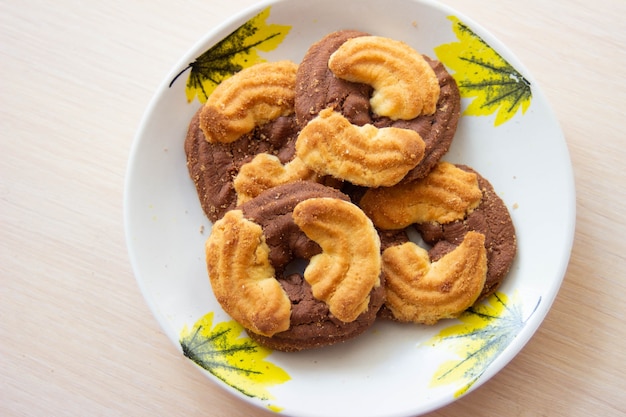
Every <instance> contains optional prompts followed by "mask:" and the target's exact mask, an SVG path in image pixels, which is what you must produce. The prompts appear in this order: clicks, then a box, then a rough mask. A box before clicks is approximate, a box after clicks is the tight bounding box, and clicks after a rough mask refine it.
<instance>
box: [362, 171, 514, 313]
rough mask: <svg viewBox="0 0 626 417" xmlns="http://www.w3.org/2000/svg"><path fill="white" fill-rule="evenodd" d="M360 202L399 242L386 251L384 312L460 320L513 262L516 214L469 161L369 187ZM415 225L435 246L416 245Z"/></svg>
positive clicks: (426, 240)
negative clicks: (388, 184)
mask: <svg viewBox="0 0 626 417" xmlns="http://www.w3.org/2000/svg"><path fill="white" fill-rule="evenodd" d="M360 205H362V207H363V209H364V211H365V212H366V213H368V215H370V216H371V217H372V218H373V221H374V224H376V225H377V227H380V228H382V229H384V230H387V231H386V232H385V233H387V234H389V236H392V237H393V240H394V241H393V242H392V243H389V244H386V245H385V246H384V252H383V271H384V272H385V283H386V291H387V294H386V296H387V301H386V304H385V308H384V309H383V310H382V311H381V315H382V316H383V317H389V318H393V319H396V320H400V321H413V322H418V323H426V324H432V323H434V322H436V321H437V320H439V319H442V318H449V317H455V316H456V315H458V314H460V313H461V312H462V311H464V310H465V309H467V308H468V307H469V306H471V305H472V304H473V303H474V302H475V301H476V300H480V299H482V298H484V297H486V296H488V295H490V294H492V293H493V292H494V291H495V290H496V289H497V287H498V286H499V285H500V284H501V282H502V280H503V279H504V277H505V276H506V274H507V273H508V271H509V269H510V267H511V265H512V263H513V260H514V257H515V253H516V249H517V243H516V236H515V228H514V226H513V222H512V220H511V217H510V214H509V212H508V210H507V208H506V206H505V205H504V203H503V202H502V200H501V199H500V198H499V197H498V196H497V195H496V193H495V192H494V190H493V187H492V186H491V184H490V183H489V182H488V181H487V180H486V179H485V178H484V177H482V176H481V175H480V174H478V173H477V172H476V171H475V170H473V169H471V168H469V167H467V166H464V165H453V164H450V163H447V162H440V163H439V164H438V165H437V167H436V168H435V169H433V171H432V172H431V173H430V174H429V175H428V176H427V177H426V178H423V179H421V180H417V181H414V182H412V183H405V184H398V185H396V186H394V187H390V188H389V189H376V190H368V191H367V192H366V193H365V195H364V196H363V198H362V199H361V201H360ZM407 226H410V227H412V226H415V228H416V229H417V231H418V232H420V234H421V236H422V238H423V240H424V241H425V242H426V243H427V244H428V245H432V247H431V248H430V249H429V250H428V251H426V250H424V249H422V248H420V247H418V246H417V245H416V244H414V243H412V242H409V239H408V237H407V236H406V234H405V233H404V230H405V228H406V227H407ZM381 233H383V232H381ZM479 242H480V244H479ZM407 263H408V264H407Z"/></svg>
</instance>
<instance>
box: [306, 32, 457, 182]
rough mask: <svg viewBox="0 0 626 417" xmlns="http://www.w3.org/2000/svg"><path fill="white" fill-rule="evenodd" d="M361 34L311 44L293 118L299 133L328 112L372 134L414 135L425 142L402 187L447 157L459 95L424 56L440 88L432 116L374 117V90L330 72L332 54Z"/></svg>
mask: <svg viewBox="0 0 626 417" xmlns="http://www.w3.org/2000/svg"><path fill="white" fill-rule="evenodd" d="M362 36H370V34H368V33H365V32H359V31H353V30H342V31H337V32H333V33H331V34H328V35H327V36H325V37H324V38H322V39H321V40H319V41H318V42H316V43H315V44H313V45H312V46H311V47H310V48H309V49H308V51H307V53H306V54H305V56H304V59H303V60H302V62H301V63H300V65H299V67H298V72H297V74H296V97H295V112H296V117H297V122H298V124H299V125H300V126H301V127H302V128H303V127H304V126H306V125H307V124H308V123H309V122H310V121H311V120H313V119H315V118H316V117H317V116H318V115H319V114H320V112H321V111H322V110H324V109H327V108H331V109H333V110H334V111H336V112H338V113H341V114H342V115H343V116H344V117H345V118H346V119H348V120H349V121H350V123H352V124H353V125H357V126H364V125H366V124H370V125H373V126H375V127H376V128H378V129H380V128H387V127H394V128H400V129H409V130H413V131H415V132H417V133H418V134H419V136H420V137H421V138H422V140H423V141H424V145H425V150H424V156H423V158H421V160H420V161H419V163H417V165H416V166H415V167H413V168H412V169H411V170H410V171H409V172H408V173H407V174H406V176H405V177H404V179H403V181H411V180H413V179H417V178H422V177H424V176H426V175H427V174H428V172H430V170H431V169H432V168H433V167H434V166H435V164H436V163H437V162H438V161H439V159H440V158H441V157H442V156H443V155H444V154H445V153H446V152H447V151H448V149H449V147H450V144H451V143H452V139H453V137H454V134H455V132H456V127H457V124H458V120H459V117H460V108H461V101H460V94H459V90H458V87H457V85H456V82H455V81H454V78H452V76H451V75H450V74H449V73H448V72H447V71H446V69H445V68H444V66H443V65H442V64H441V63H440V62H438V61H434V60H431V59H430V58H428V57H427V56H424V57H423V59H424V60H425V61H426V63H427V64H428V65H429V66H430V67H431V68H432V70H433V71H434V73H435V75H436V77H437V81H438V83H439V97H438V100H437V104H436V111H435V112H434V113H433V114H426V115H424V114H422V115H420V116H417V117H415V118H413V119H410V120H402V119H398V120H393V119H391V118H389V117H386V116H381V115H378V114H376V113H375V112H373V111H372V108H371V103H370V99H371V97H372V94H373V91H374V89H373V87H372V86H370V85H368V84H365V83H355V82H351V81H347V80H344V79H341V78H339V77H337V76H335V74H334V73H333V71H332V70H331V69H330V68H329V66H328V62H329V59H330V57H331V55H332V54H333V53H335V51H337V50H338V49H339V48H340V47H341V46H342V45H343V44H344V43H345V42H346V41H348V40H350V39H353V38H356V37H362Z"/></svg>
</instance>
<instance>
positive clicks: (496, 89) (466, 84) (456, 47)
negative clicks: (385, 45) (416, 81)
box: [435, 16, 532, 126]
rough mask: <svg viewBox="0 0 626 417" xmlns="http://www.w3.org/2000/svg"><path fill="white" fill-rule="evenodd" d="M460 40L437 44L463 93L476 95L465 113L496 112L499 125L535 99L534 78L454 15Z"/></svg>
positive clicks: (471, 96) (455, 31)
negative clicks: (531, 82)
mask: <svg viewBox="0 0 626 417" xmlns="http://www.w3.org/2000/svg"><path fill="white" fill-rule="evenodd" d="M449 19H450V20H451V21H452V22H453V30H454V33H455V34H456V36H457V38H458V40H459V41H458V42H452V43H447V44H443V45H440V46H438V47H437V48H435V53H436V54H437V57H438V58H439V60H440V61H441V62H443V63H444V64H445V65H446V66H447V67H448V68H450V69H451V70H452V71H454V73H453V77H454V79H455V80H456V82H457V84H458V86H459V90H460V92H461V97H464V98H469V99H472V101H471V103H470V104H469V106H468V107H467V109H466V110H465V111H464V113H463V114H465V115H469V116H488V115H491V114H494V113H496V118H495V123H494V124H495V125H496V126H498V125H501V124H502V123H505V122H507V121H508V120H510V119H511V118H512V117H513V116H514V115H515V114H516V113H517V112H518V110H519V109H520V108H521V111H522V114H524V113H525V112H526V110H528V107H529V106H530V102H531V99H532V91H531V86H530V82H529V81H528V80H526V78H524V76H523V75H522V74H520V73H519V72H518V71H517V70H516V69H515V68H513V66H511V64H509V63H508V62H507V61H506V60H505V59H504V58H502V56H501V55H500V54H498V53H497V52H496V51H495V50H494V49H493V48H492V47H491V46H489V45H488V44H487V43H486V42H485V41H484V40H483V39H482V38H481V37H479V36H478V35H477V34H476V33H474V32H473V31H472V30H471V29H470V28H469V27H468V26H467V25H465V24H464V23H463V22H461V21H460V20H459V19H458V18H456V17H455V16H450V17H449Z"/></svg>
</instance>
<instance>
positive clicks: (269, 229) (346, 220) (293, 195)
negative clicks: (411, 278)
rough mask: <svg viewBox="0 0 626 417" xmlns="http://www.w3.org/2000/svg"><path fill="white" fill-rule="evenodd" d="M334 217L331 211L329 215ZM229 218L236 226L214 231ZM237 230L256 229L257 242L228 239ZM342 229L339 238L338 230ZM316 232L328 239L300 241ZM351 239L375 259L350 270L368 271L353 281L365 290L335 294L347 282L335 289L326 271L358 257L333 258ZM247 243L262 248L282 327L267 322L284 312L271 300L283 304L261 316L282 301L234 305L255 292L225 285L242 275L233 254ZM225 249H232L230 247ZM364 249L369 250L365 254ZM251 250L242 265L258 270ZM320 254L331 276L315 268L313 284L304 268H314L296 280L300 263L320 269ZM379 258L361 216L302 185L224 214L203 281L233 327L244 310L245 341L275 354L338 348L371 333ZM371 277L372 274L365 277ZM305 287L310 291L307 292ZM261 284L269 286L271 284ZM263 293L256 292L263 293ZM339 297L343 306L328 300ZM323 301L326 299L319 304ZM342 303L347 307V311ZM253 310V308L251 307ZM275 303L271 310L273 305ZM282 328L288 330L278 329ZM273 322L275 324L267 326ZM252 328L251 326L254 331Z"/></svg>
mask: <svg viewBox="0 0 626 417" xmlns="http://www.w3.org/2000/svg"><path fill="white" fill-rule="evenodd" d="M307 204H309V205H310V204H313V206H311V207H310V208H307V207H308V206H307ZM315 204H317V206H315ZM335 207H336V209H335ZM346 208H349V210H348V213H347V215H346V214H345V213H346V212H344V211H343V210H345V209H346ZM307 210H308V213H307V212H306V211H307ZM335 210H337V211H336V213H335ZM350 210H351V211H350ZM237 213H241V214H240V216H241V217H242V218H243V219H240V220H239V223H237V222H235V223H231V224H224V225H222V223H225V222H228V221H230V218H231V217H233V218H234V217H236V216H237V215H238V214H237ZM351 213H352V214H356V218H355V217H350V216H351V215H352V214H351ZM360 221H361V222H365V223H364V224H365V226H363V225H361V224H360V223H359V222H360ZM243 222H251V223H253V224H256V225H259V226H260V228H261V229H262V237H256V238H253V239H244V237H243V235H239V236H231V235H233V233H236V230H237V229H243V227H242V226H241V225H243V224H244V223H243ZM311 224H312V227H311ZM344 225H345V228H346V229H345V230H343V229H342V228H343V227H344ZM316 228H317V232H318V233H319V232H320V230H321V232H322V234H325V235H328V236H327V237H328V239H327V240H324V239H323V238H319V237H316V240H315V241H314V240H312V238H310V237H308V235H312V236H314V235H315V232H316V230H315V229H316ZM303 229H304V230H303ZM342 230H343V231H342ZM361 232H363V233H364V236H365V238H363V237H360V233H361ZM355 236H356V238H357V239H359V240H360V246H363V250H364V252H363V253H364V254H365V255H364V256H367V257H368V258H369V257H370V255H371V254H372V253H374V254H375V255H376V256H371V259H368V262H363V259H361V260H360V261H354V262H353V264H354V265H356V264H357V263H358V264H364V265H365V268H366V269H368V268H369V272H368V273H366V274H361V273H359V275H360V278H359V281H363V282H366V281H367V280H365V281H364V280H363V279H362V278H363V275H368V276H370V284H366V285H365V286H363V285H362V284H358V285H357V286H356V287H354V286H350V289H349V290H345V291H344V289H342V288H341V286H342V285H343V284H344V282H342V281H346V282H347V281H348V280H350V278H349V277H342V278H340V279H339V280H338V282H337V280H335V281H334V282H331V281H332V280H331V281H328V279H329V278H328V277H329V276H332V275H333V274H332V271H330V269H332V266H335V265H339V264H342V263H343V262H344V261H345V262H350V260H349V259H348V260H346V259H345V258H346V257H350V256H359V255H358V254H355V253H357V252H359V251H360V250H361V249H359V251H355V250H354V249H350V250H352V251H353V252H354V253H351V254H350V253H348V254H346V255H345V256H343V255H342V252H341V250H342V249H341V248H344V247H349V248H354V245H353V244H352V243H353V242H352V238H354V237H355ZM212 239H213V240H212ZM250 240H255V241H257V242H258V241H262V242H263V245H267V259H268V260H269V264H270V265H271V268H272V270H273V271H274V277H275V279H274V278H271V279H270V281H277V282H278V283H279V284H280V287H281V288H282V292H283V294H285V295H286V299H288V301H287V311H288V313H287V317H283V319H281V320H282V321H281V320H279V319H278V318H277V317H274V316H276V315H277V314H276V311H278V310H281V311H282V310H284V309H285V308H284V302H283V301H280V300H279V301H280V303H283V304H281V305H283V307H276V308H274V307H272V308H271V309H266V308H265V306H266V305H267V304H268V303H270V304H272V303H274V301H272V300H275V299H277V298H278V299H280V297H282V296H283V295H279V296H277V297H272V299H267V300H266V299H264V297H252V298H251V299H250V300H249V301H245V300H236V299H237V298H238V297H242V296H243V295H242V292H244V293H245V292H246V291H251V289H250V288H251V287H253V286H254V285H255V284H254V283H250V285H248V284H246V285H243V286H242V285H239V284H236V285H235V284H233V283H232V280H233V279H237V277H236V275H237V273H238V272H237V271H238V270H239V269H242V268H244V267H245V265H239V264H238V259H240V257H239V255H238V254H237V251H239V250H240V249H241V248H242V247H243V246H245V245H246V242H247V241H250ZM229 242H239V243H236V244H233V245H231V244H230V243H229ZM318 242H319V243H318ZM368 245H369V246H368ZM367 247H369V248H370V250H369V251H368V250H367ZM337 248H339V249H337ZM255 250H256V251H257V252H255V255H254V259H255V260H254V262H252V261H250V265H252V267H253V268H258V263H259V262H260V259H263V258H264V257H265V255H259V252H258V250H259V249H258V248H257V249H255ZM325 252H336V253H333V254H332V256H334V258H333V257H332V256H331V258H329V259H327V260H326V261H328V262H329V263H328V265H330V266H331V268H330V269H328V268H324V267H322V268H320V270H321V271H322V273H321V274H320V275H319V276H317V277H316V276H315V275H314V274H310V273H309V272H311V271H309V268H311V269H315V268H314V266H313V267H312V266H311V265H312V264H313V263H314V261H313V260H311V261H310V262H309V265H307V267H306V269H305V272H304V275H303V273H302V267H301V266H298V263H300V264H302V263H305V264H306V261H307V260H309V259H312V258H313V259H315V262H316V263H318V264H319V263H324V262H325V261H324V260H323V259H321V258H320V256H322V255H324V254H325ZM233 253H234V255H233ZM379 253H380V241H379V239H378V236H377V234H376V231H375V229H374V227H373V225H372V224H371V221H370V220H369V219H368V218H367V217H366V216H365V214H364V213H362V211H360V209H358V208H357V207H356V206H355V205H353V204H352V203H351V202H350V200H349V198H348V197H347V196H346V195H345V194H343V193H341V192H340V191H338V190H336V189H334V188H330V187H326V186H324V185H321V184H318V183H315V182H309V181H300V182H295V183H290V184H286V185H282V186H278V187H275V188H272V189H270V190H267V191H265V192H263V193H261V194H260V195H259V196H257V197H256V198H254V199H252V200H250V201H248V202H246V203H244V204H242V205H241V206H239V207H238V208H237V209H235V210H232V211H230V212H229V213H227V214H226V215H225V216H224V217H223V218H222V219H221V220H220V221H218V222H216V224H215V225H214V229H213V232H212V234H211V236H210V237H209V241H208V242H207V264H208V266H209V275H210V278H211V282H212V286H213V289H214V292H216V296H217V297H218V301H220V304H222V306H223V307H224V309H225V310H226V311H227V312H228V313H229V314H231V315H233V317H234V318H235V319H236V320H237V319H238V317H236V314H239V313H240V312H241V309H243V310H247V311H244V312H243V315H244V316H247V317H252V319H251V320H252V322H253V323H252V325H246V323H245V322H243V320H242V321H240V322H242V325H244V327H246V328H247V329H248V330H249V332H248V333H249V335H250V337H251V338H252V339H254V340H256V341H257V342H258V343H260V344H262V345H264V346H267V347H269V348H272V349H277V350H282V351H297V350H302V349H310V348H316V347H321V346H326V345H330V344H334V343H337V342H341V341H345V340H348V339H350V338H353V337H355V336H357V335H359V334H361V333H362V332H364V331H365V330H366V329H367V328H369V326H371V325H372V323H373V322H374V320H375V318H376V315H377V312H378V310H379V309H380V307H381V306H382V304H383V302H384V289H383V285H382V284H381V282H380V279H381V278H380V259H378V255H379ZM248 258H250V257H248ZM377 260H378V263H377ZM302 261H304V262H302ZM372 268H373V269H372ZM347 269H351V268H347ZM246 270H247V269H246ZM372 271H375V272H374V273H372ZM243 274H244V275H250V276H251V275H254V274H253V273H252V272H250V273H248V272H245V271H244V272H243ZM307 274H308V275H307ZM307 276H313V278H311V279H309V278H306V279H305V277H307ZM243 279H247V277H243ZM308 280H310V281H312V283H311V284H310V283H309V282H308ZM324 280H326V282H325V283H322V284H321V285H320V282H321V281H324ZM266 284H271V285H273V282H271V283H270V282H267V283H266ZM368 285H369V286H368ZM229 286H231V287H232V288H230V287H229ZM324 286H330V287H332V291H330V292H328V294H326V293H325V290H324V288H320V287H324ZM266 287H267V286H266V285H265V284H264V288H266ZM229 288H230V289H229ZM240 288H243V290H240ZM222 290H224V291H222ZM341 293H344V294H345V298H344V299H343V300H335V299H333V297H335V296H340V297H341V295H340V294H341ZM359 293H360V294H361V295H359ZM314 294H316V295H314ZM338 294H339V295H338ZM327 295H328V297H326V296H327ZM355 297H356V300H355ZM324 298H326V299H325V300H324V301H323V300H322V299H324ZM346 300H348V302H347V303H346V302H345V301H346ZM237 303H239V304H240V305H242V306H243V307H241V308H239V307H237V306H236V305H235V304H237ZM250 303H252V305H251V304H250ZM255 303H257V304H259V305H258V306H255V305H254V304H255ZM276 303H277V305H278V302H276ZM351 303H352V304H353V305H354V306H355V309H349V310H350V311H347V312H345V311H344V310H343V308H344V306H345V305H349V304H351ZM264 310H268V311H267V313H268V315H269V316H271V317H270V320H268V321H271V323H266V322H265V321H264V320H263V318H262V317H258V316H259V315H261V314H262V313H261V312H262V311H264ZM269 310H271V311H269ZM333 311H335V313H333ZM344 313H345V314H346V315H348V316H349V315H350V314H353V316H350V317H348V318H345V317H344V319H339V318H338V315H342V317H343V314H344ZM280 314H284V313H280ZM244 318H245V317H244ZM285 320H286V324H287V326H288V328H286V329H280V326H283V325H284V321H285ZM238 321H239V320H238ZM279 322H280V323H282V324H277V325H274V323H279ZM257 323H258V326H256V324H257ZM277 329H278V330H277Z"/></svg>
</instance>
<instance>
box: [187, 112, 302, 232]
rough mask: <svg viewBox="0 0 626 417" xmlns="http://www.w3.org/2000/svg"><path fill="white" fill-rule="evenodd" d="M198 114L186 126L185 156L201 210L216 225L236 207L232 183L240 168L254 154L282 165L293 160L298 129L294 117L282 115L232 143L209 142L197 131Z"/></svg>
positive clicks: (201, 132) (200, 130) (198, 129)
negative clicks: (268, 155)
mask: <svg viewBox="0 0 626 417" xmlns="http://www.w3.org/2000/svg"><path fill="white" fill-rule="evenodd" d="M200 112H201V110H199V111H198V112H197V113H196V114H195V115H194V116H193V118H192V119H191V122H190V123H189V129H188V131H187V137H186V139H185V154H186V156H187V168H188V170H189V175H190V176H191V179H192V180H193V182H194V184H195V186H196V191H197V193H198V197H199V199H200V204H201V205H202V209H203V210H204V212H205V214H206V215H207V217H208V218H209V219H210V220H211V221H212V222H215V221H216V220H218V219H220V218H221V217H222V216H223V215H224V213H225V212H227V211H228V210H231V209H232V208H234V207H235V206H236V205H237V193H236V191H235V188H234V184H233V181H234V179H235V177H236V176H237V174H238V173H239V170H240V169H241V167H242V166H243V165H244V164H246V163H248V162H250V161H251V160H252V159H253V158H254V156H255V155H257V154H260V153H268V154H271V155H275V156H276V157H278V159H279V160H280V161H281V162H282V163H287V162H288V161H290V160H292V159H293V157H294V154H295V140H296V137H297V133H298V127H297V124H296V122H295V116H294V115H291V116H283V117H279V118H277V119H276V120H273V121H271V122H269V123H266V124H264V125H262V126H259V127H257V128H255V129H254V130H253V131H252V132H250V133H247V134H245V135H243V136H242V137H241V138H240V139H238V140H236V141H234V142H230V143H221V142H216V143H209V142H208V141H207V140H206V138H205V135H204V133H203V131H202V129H201V128H200V123H199V122H200Z"/></svg>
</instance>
